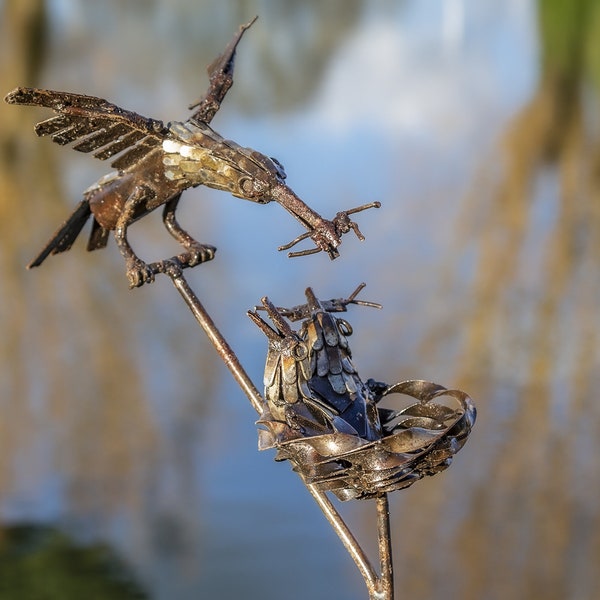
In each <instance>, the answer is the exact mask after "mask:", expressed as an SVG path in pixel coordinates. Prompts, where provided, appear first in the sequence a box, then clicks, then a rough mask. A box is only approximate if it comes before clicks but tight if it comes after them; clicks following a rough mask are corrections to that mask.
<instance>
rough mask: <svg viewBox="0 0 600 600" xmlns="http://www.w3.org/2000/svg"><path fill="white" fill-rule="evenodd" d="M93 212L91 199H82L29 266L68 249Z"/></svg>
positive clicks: (37, 264) (38, 263) (39, 263)
mask: <svg viewBox="0 0 600 600" xmlns="http://www.w3.org/2000/svg"><path fill="white" fill-rule="evenodd" d="M91 214H92V211H91V210H90V203H89V201H88V200H86V199H84V200H82V201H81V202H80V203H79V204H78V205H77V208H75V210H74V211H73V213H72V214H71V216H70V217H69V218H68V219H67V220H66V221H65V222H64V223H63V224H62V225H61V226H60V227H59V228H58V230H57V231H56V233H55V234H54V235H53V236H52V238H51V239H50V241H49V242H48V243H47V244H46V246H44V248H43V250H42V251H41V252H40V253H39V254H38V255H37V256H36V257H35V258H34V259H33V260H32V261H31V262H30V263H29V264H28V265H27V268H28V269H31V268H32V267H38V266H39V265H41V264H42V263H43V262H44V260H46V258H48V256H49V255H50V254H58V253H59V252H65V251H67V250H68V249H69V248H70V247H71V246H72V245H73V242H74V241H75V239H76V238H77V236H78V235H79V233H80V232H81V230H82V229H83V226H84V225H85V224H86V221H87V220H88V219H89V217H90V215H91Z"/></svg>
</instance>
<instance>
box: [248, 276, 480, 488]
mask: <svg viewBox="0 0 600 600" xmlns="http://www.w3.org/2000/svg"><path fill="white" fill-rule="evenodd" d="M362 287H363V286H362V285H361V286H359V288H358V289H357V290H356V291H355V292H354V293H353V294H352V295H351V296H350V297H349V298H348V299H334V300H329V301H319V300H318V298H317V297H316V296H315V294H314V292H313V291H312V289H311V288H308V289H307V290H306V299H307V303H306V304H304V305H300V306H296V307H293V308H292V309H285V308H277V307H275V306H274V305H273V304H272V303H271V302H270V301H269V299H268V298H266V297H265V298H263V299H262V304H263V308H264V310H266V312H267V315H268V316H269V318H270V319H271V321H272V323H273V325H274V326H275V328H273V327H271V326H270V325H269V324H268V323H267V322H266V321H265V320H263V319H262V317H260V316H259V314H258V312H257V311H249V313H248V315H249V316H250V317H251V319H252V320H253V321H254V323H256V325H257V326H258V327H259V328H260V329H261V330H262V331H263V333H265V335H266V336H267V338H268V341H269V346H268V353H267V360H266V366H265V376H264V385H265V406H264V408H263V411H262V414H261V416H260V418H259V421H258V424H259V425H260V426H261V429H259V449H261V450H264V449H268V448H275V449H277V456H276V460H286V459H287V460H290V462H291V463H292V464H293V466H294V469H295V470H297V471H299V472H300V473H301V474H302V475H303V477H304V478H305V480H306V481H307V482H308V483H311V484H316V485H318V486H319V488H320V489H322V490H324V491H332V492H333V493H335V494H336V495H337V496H338V498H340V499H342V500H349V499H353V498H371V497H375V496H378V495H380V494H382V493H384V492H390V491H394V490H397V489H402V488H405V487H408V486H409V485H412V484H413V483H414V482H415V481H417V480H418V479H421V478H422V477H424V476H426V475H434V474H436V473H438V472H440V471H442V470H444V469H446V468H447V467H448V466H449V465H450V463H451V461H452V457H453V455H454V454H456V452H458V450H460V448H461V447H462V446H463V445H464V443H465V441H466V439H467V437H468V436H469V434H470V432H471V429H472V427H473V424H474V422H475V418H476V411H475V407H474V405H473V402H472V401H471V399H470V398H469V396H468V395H467V394H465V393H464V392H461V391H459V390H448V389H446V388H445V387H443V386H440V385H437V384H434V383H431V382H427V381H421V380H410V381H404V382H401V383H396V384H393V385H388V384H386V383H381V382H376V381H374V380H372V379H369V380H367V381H366V382H363V381H362V380H361V378H360V377H359V375H358V372H357V370H356V368H355V367H354V365H353V363H352V355H351V351H350V348H349V345H348V340H347V337H348V336H349V335H351V334H352V328H351V326H350V325H349V323H348V322H347V321H346V320H344V319H341V318H338V317H335V316H334V314H333V313H336V312H342V311H345V310H347V306H348V305H349V304H363V305H367V306H378V305H376V304H375V303H369V302H362V301H357V300H356V295H357V294H358V292H359V291H360V290H361V289H362ZM286 319H288V320H292V321H294V320H301V321H302V323H301V326H300V328H299V330H297V331H296V330H294V329H293V328H292V327H291V326H290V324H289V323H288V322H287V320H286ZM392 394H403V395H405V396H410V397H412V398H414V399H416V400H417V402H416V403H412V404H410V405H409V406H406V407H403V408H398V409H389V408H383V407H380V406H378V404H379V402H380V401H382V400H383V399H384V398H389V397H390V396H391V395H392ZM443 398H444V399H446V401H445V402H442V401H441V400H442V399H443Z"/></svg>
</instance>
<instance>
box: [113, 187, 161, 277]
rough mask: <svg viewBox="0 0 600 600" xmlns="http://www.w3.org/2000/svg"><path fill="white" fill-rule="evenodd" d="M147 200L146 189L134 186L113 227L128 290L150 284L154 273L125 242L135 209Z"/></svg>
mask: <svg viewBox="0 0 600 600" xmlns="http://www.w3.org/2000/svg"><path fill="white" fill-rule="evenodd" d="M147 198H148V189H147V188H146V187H145V186H136V187H135V189H134V190H133V192H132V193H131V194H130V195H129V196H128V198H127V200H125V204H124V205H123V210H122V211H121V214H120V215H119V218H118V219H117V225H116V227H115V241H116V242H117V246H118V247H119V251H120V252H121V254H122V255H123V258H125V264H126V266H127V279H128V280H129V287H130V288H134V287H140V286H141V285H143V284H144V283H152V282H153V281H154V272H153V271H152V269H150V268H149V267H148V265H147V264H146V263H145V262H144V261H143V260H142V259H141V258H139V257H138V256H137V255H136V253H135V252H134V251H133V249H132V248H131V246H130V245H129V242H128V241H127V228H128V227H129V224H130V223H131V222H132V221H133V218H134V214H135V211H136V209H137V208H138V207H139V206H140V204H141V203H142V202H145V201H146V199H147Z"/></svg>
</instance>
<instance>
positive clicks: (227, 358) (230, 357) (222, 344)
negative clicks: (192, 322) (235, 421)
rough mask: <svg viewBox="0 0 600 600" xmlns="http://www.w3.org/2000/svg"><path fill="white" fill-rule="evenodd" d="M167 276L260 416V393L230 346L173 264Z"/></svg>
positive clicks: (261, 402)
mask: <svg viewBox="0 0 600 600" xmlns="http://www.w3.org/2000/svg"><path fill="white" fill-rule="evenodd" d="M166 274H167V275H169V277H170V278H171V281H172V282H173V285H174V286H175V287H176V288H177V291H178V292H179V293H180V294H181V296H182V298H183V299H184V300H185V303H186V304H187V305H188V308H189V309H190V310H191V311H192V314H193V315H194V317H195V318H196V321H198V324H199V325H200V327H202V329H203V330H204V332H205V333H206V335H207V336H208V339H209V340H210V342H211V344H212V345H213V346H214V347H215V349H216V351H217V353H218V354H219V356H220V357H221V358H222V359H223V362H224V363H225V365H226V366H227V368H228V369H229V371H230V372H231V374H232V375H233V378H234V379H235V380H236V382H237V383H238V385H239V386H240V387H241V388H242V391H243V392H244V393H245V394H246V396H247V397H248V400H250V404H252V408H253V409H254V410H255V411H256V412H257V413H258V414H260V413H261V412H262V409H263V404H264V403H263V399H262V396H261V394H260V392H259V391H258V390H257V389H256V386H255V385H254V384H253V383H252V380H251V379H250V377H249V376H248V374H247V373H246V371H245V370H244V368H243V367H242V365H241V364H240V361H239V359H238V357H237V356H236V354H235V352H234V351H233V350H232V349H231V346H230V345H229V344H228V343H227V340H226V339H225V338H224V337H223V336H222V335H221V332H220V331H219V330H218V328H217V326H216V325H215V324H214V322H213V320H212V319H211V318H210V315H209V314H208V313H207V312H206V309H205V308H204V306H202V304H201V303H200V300H198V297H197V296H196V294H194V292H193V291H192V289H191V288H190V286H189V285H188V282H187V281H186V279H185V277H183V275H182V273H181V270H180V269H179V268H178V267H177V266H176V265H175V264H173V266H172V268H170V269H168V270H167V271H166Z"/></svg>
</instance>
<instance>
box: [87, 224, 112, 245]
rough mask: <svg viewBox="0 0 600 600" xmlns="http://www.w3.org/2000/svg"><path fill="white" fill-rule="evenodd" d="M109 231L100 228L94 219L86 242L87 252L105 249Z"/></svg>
mask: <svg viewBox="0 0 600 600" xmlns="http://www.w3.org/2000/svg"><path fill="white" fill-rule="evenodd" d="M109 233H110V232H109V230H108V229H106V228H105V227H102V225H100V223H98V221H96V219H94V222H93V223H92V232H91V233H90V239H89V240H88V245H87V250H88V251H89V252H91V251H92V250H98V248H104V247H106V244H107V243H108V237H109Z"/></svg>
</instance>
